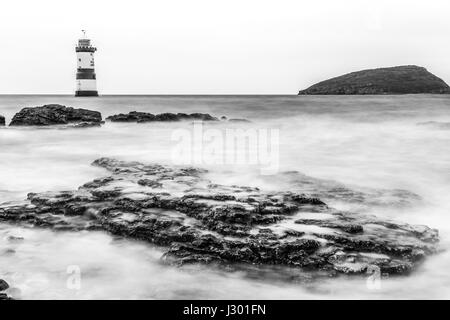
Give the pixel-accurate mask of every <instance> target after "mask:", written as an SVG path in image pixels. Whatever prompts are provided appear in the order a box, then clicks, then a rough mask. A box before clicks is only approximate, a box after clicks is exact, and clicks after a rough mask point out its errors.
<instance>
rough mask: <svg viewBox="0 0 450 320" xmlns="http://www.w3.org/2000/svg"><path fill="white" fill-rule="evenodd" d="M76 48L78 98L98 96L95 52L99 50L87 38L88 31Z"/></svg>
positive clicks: (76, 92) (76, 93) (76, 94)
mask: <svg viewBox="0 0 450 320" xmlns="http://www.w3.org/2000/svg"><path fill="white" fill-rule="evenodd" d="M82 31H83V37H82V38H81V39H79V40H78V45H77V46H76V47H75V51H76V52H77V86H76V91H75V96H76V97H86V96H98V92H97V80H96V76H95V69H94V52H95V51H97V48H96V47H94V46H92V45H91V40H89V39H87V38H86V31H84V30H82Z"/></svg>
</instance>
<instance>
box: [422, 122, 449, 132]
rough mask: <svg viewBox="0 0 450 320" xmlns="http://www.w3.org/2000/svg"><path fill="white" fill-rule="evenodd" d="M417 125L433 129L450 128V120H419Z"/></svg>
mask: <svg viewBox="0 0 450 320" xmlns="http://www.w3.org/2000/svg"><path fill="white" fill-rule="evenodd" d="M417 125H418V126H425V127H429V128H432V129H440V130H448V129H450V122H440V121H427V122H419V123H418V124H417Z"/></svg>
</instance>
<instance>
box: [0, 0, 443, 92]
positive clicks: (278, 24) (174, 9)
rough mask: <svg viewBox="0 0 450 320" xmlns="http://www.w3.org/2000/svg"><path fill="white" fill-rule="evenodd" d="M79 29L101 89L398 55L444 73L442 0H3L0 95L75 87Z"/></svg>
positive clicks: (304, 78)
mask: <svg viewBox="0 0 450 320" xmlns="http://www.w3.org/2000/svg"><path fill="white" fill-rule="evenodd" d="M81 29H87V30H88V35H89V37H90V38H92V40H93V41H94V43H95V44H96V46H97V47H98V51H97V53H96V69H97V70H96V71H97V81H98V89H99V92H100V94H122V93H124V94H233V93H236V94H246V93H248V94H294V93H296V92H297V91H298V90H299V89H302V88H305V87H307V86H309V85H311V84H313V83H315V82H317V81H320V80H323V79H326V78H329V77H332V76H337V75H340V74H343V73H347V72H351V71H356V70H359V69H365V68H372V67H382V66H394V65H404V64H417V65H421V66H424V67H426V68H428V70H430V71H431V72H433V73H435V74H436V75H438V76H439V77H441V78H443V79H444V80H445V81H446V82H447V83H450V1H448V0H427V1H425V0H422V1H415V0H404V1H403V0H387V1H380V0H375V1H369V0H341V1H337V0H314V1H312V0H311V1H301V0H292V1H290V0H273V1H265V0H143V1H139V0H127V1H115V0H109V1H94V0H76V1H75V0H64V1H61V0H55V1H53V0H39V1H36V0H13V1H10V0H2V1H1V10H0V43H1V51H0V61H2V68H1V77H0V93H2V94H8V93H19V94H20V93H30V94H32V93H58V94H71V93H73V91H74V89H75V68H76V56H75V49H74V46H75V43H76V41H77V39H78V38H79V36H80V35H81V32H80V30H81Z"/></svg>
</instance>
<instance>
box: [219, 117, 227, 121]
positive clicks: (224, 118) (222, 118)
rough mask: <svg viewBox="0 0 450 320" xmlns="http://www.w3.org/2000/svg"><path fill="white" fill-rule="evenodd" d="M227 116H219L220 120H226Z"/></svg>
mask: <svg viewBox="0 0 450 320" xmlns="http://www.w3.org/2000/svg"><path fill="white" fill-rule="evenodd" d="M227 119H228V118H227V117H225V116H221V117H220V120H222V121H226V120H227Z"/></svg>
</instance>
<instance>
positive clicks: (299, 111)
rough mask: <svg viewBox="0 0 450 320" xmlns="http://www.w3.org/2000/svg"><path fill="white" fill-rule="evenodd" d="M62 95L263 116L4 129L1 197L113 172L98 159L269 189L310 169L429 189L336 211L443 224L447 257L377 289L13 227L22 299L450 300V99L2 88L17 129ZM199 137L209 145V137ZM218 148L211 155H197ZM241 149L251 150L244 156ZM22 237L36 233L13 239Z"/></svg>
mask: <svg viewBox="0 0 450 320" xmlns="http://www.w3.org/2000/svg"><path fill="white" fill-rule="evenodd" d="M52 103H57V104H62V105H65V106H70V107H75V108H86V109H90V110H97V111H100V112H101V113H102V116H103V118H106V117H107V116H110V115H113V114H118V113H127V112H130V111H143V112H151V113H155V114H156V113H166V112H172V113H178V112H182V113H194V112H199V113H209V114H211V115H213V116H216V117H218V118H220V117H222V116H225V117H227V119H247V120H249V121H250V122H243V121H236V122H228V121H225V120H223V121H220V122H217V123H204V124H201V123H192V122H190V121H187V122H170V123H169V122H163V123H155V122H153V123H142V124H136V123H111V122H108V121H107V122H106V123H105V124H104V125H103V126H102V127H98V128H97V127H94V128H83V129H68V128H65V127H60V126H57V127H52V128H43V127H8V126H6V127H0V203H3V202H10V201H21V200H23V199H25V198H26V195H27V193H29V192H43V191H49V190H54V191H58V190H73V189H76V188H78V187H79V186H80V185H82V184H84V183H86V182H88V181H90V180H92V179H95V178H98V177H102V176H104V175H106V172H105V171H104V170H103V169H101V168H97V167H93V166H91V163H92V162H93V161H94V160H95V159H98V158H100V157H113V158H118V159H121V160H130V161H141V162H145V163H159V164H164V165H190V166H195V167H201V168H205V169H207V170H208V176H209V178H210V179H211V180H213V181H214V182H217V183H222V184H238V185H243V186H256V187H259V188H261V189H262V190H277V191H285V190H286V191H288V190H294V189H295V186H294V185H291V184H290V183H292V182H290V181H289V179H287V180H286V179H285V180H282V179H278V177H279V175H280V174H281V173H285V172H293V171H298V172H300V173H302V174H305V175H307V176H310V177H314V178H318V179H323V180H324V181H334V182H338V183H340V184H342V185H345V186H347V187H349V188H353V187H354V188H368V189H370V190H397V189H401V190H407V191H409V192H411V193H414V194H416V195H417V196H418V198H419V199H420V200H418V201H413V202H411V203H409V202H407V203H405V204H403V203H400V204H399V202H398V201H394V200H392V199H389V198H387V199H384V200H385V201H382V203H381V204H380V203H378V202H373V201H369V200H370V199H369V200H367V201H362V202H361V201H359V202H355V201H351V200H352V199H336V200H335V201H331V202H329V203H328V205H330V206H332V207H335V208H337V209H339V210H348V211H354V212H361V213H364V214H373V215H376V216H379V217H381V218H385V219H391V220H398V221H402V222H407V223H411V224H424V225H427V226H430V227H433V228H436V229H438V230H439V233H440V239H441V240H440V244H439V251H438V253H436V254H435V255H433V256H430V257H428V258H427V259H426V260H425V262H424V263H423V264H421V265H420V266H419V267H418V268H417V270H415V271H414V272H413V273H412V274H409V275H407V276H400V277H383V278H382V279H380V283H379V285H377V286H371V285H368V281H367V280H368V279H367V277H366V276H365V275H361V276H357V277H335V278H326V279H320V280H317V281H312V282H308V283H302V282H298V281H286V280H285V279H278V278H277V277H276V273H277V272H278V271H277V269H274V270H273V271H272V272H273V273H274V276H273V277H272V276H261V277H255V276H249V275H248V274H246V273H245V272H242V271H225V270H224V269H222V268H216V267H214V266H202V265H193V266H188V267H176V266H167V265H165V264H163V263H162V262H161V260H160V257H161V255H162V253H163V252H164V248H160V247H157V246H154V245H152V244H149V243H146V242H142V241H136V240H127V239H118V238H115V237H113V236H112V235H110V234H108V233H105V232H99V231H95V232H93V231H89V232H88V231H85V232H84V231H83V232H54V231H51V230H48V229H41V228H31V227H25V226H18V225H13V224H10V223H3V222H2V223H0V279H5V280H6V281H7V282H8V283H9V284H10V286H11V287H12V289H11V290H10V293H11V295H13V296H14V297H16V298H19V299H449V298H450V273H449V270H450V253H449V249H450V95H396V96H391V95H386V96H294V95H290V96H256V95H255V96H125V95H105V96H100V97H95V98H82V97H78V98H76V97H73V96H64V95H1V96H0V115H3V116H5V117H6V121H7V123H9V122H10V120H11V119H12V117H13V116H14V114H15V113H17V112H18V111H20V110H21V109H22V108H24V107H34V106H40V105H44V104H52ZM243 133H248V134H250V135H253V137H254V136H256V137H257V141H259V142H261V143H259V142H258V143H259V144H258V146H255V145H254V143H252V142H251V141H256V140H250V139H249V140H248V141H249V142H248V143H246V144H241V145H240V146H239V147H236V148H229V147H227V146H226V143H224V141H227V138H228V137H229V135H232V134H243ZM199 139H200V140H201V141H202V142H203V143H204V144H203V145H202V144H200V145H199V144H196V141H197V142H199ZM205 141H206V142H205ZM205 145H207V146H209V148H206V149H208V150H209V151H208V152H205V153H204V154H203V155H202V156H198V155H199V152H203V151H204V149H205ZM211 149H213V151H211ZM236 150H238V151H239V152H245V151H246V150H249V152H248V154H245V156H243V157H241V158H239V157H234V156H236V154H238V152H237V151H236ZM263 151H264V152H263ZM233 152H234V153H233ZM231 153H233V154H232V156H230V154H231ZM250 155H252V156H250ZM238 158H239V159H238ZM347 200H348V201H347ZM17 238H19V239H20V238H23V239H20V240H18V241H13V240H12V239H17Z"/></svg>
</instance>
